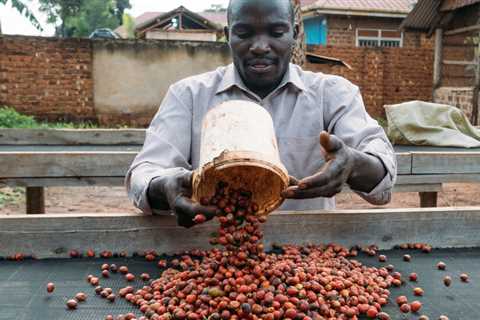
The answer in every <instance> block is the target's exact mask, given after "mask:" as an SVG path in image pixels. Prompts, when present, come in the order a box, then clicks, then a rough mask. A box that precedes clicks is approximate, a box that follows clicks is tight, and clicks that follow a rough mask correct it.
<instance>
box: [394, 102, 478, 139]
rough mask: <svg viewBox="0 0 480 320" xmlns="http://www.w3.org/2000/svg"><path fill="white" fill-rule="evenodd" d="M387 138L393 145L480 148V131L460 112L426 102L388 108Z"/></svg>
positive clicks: (451, 107)
mask: <svg viewBox="0 0 480 320" xmlns="http://www.w3.org/2000/svg"><path fill="white" fill-rule="evenodd" d="M385 113H386V115H387V121H388V128H387V135H388V137H389V139H390V141H391V142H392V143H393V144H397V145H398V144H400V145H422V146H439V147H464V148H476V147H480V130H479V129H477V128H476V127H474V126H472V124H471V123H470V121H469V120H468V119H467V117H466V116H465V114H464V113H463V112H462V111H461V110H460V109H458V108H456V107H453V106H450V105H445V104H438V103H431V102H424V101H409V102H405V103H400V104H394V105H386V106H385Z"/></svg>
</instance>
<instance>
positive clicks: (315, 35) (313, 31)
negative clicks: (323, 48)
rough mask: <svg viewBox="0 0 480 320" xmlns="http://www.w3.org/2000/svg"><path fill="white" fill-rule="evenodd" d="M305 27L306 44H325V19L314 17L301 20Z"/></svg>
mask: <svg viewBox="0 0 480 320" xmlns="http://www.w3.org/2000/svg"><path fill="white" fill-rule="evenodd" d="M303 26H304V28H305V42H306V44H307V45H326V44H327V20H326V19H325V18H323V17H315V18H309V19H305V20H303Z"/></svg>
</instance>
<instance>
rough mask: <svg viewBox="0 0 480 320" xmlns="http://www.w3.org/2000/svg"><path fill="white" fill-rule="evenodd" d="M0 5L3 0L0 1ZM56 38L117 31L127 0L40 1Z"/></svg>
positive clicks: (128, 0)
mask: <svg viewBox="0 0 480 320" xmlns="http://www.w3.org/2000/svg"><path fill="white" fill-rule="evenodd" d="M0 1H3V0H0ZM39 1H40V10H41V11H43V12H45V13H46V14H47V18H48V20H47V21H48V23H52V24H55V25H56V26H57V32H56V35H57V36H62V37H70V36H75V37H85V36H88V35H89V34H90V33H91V32H92V31H94V30H95V29H97V28H111V29H113V28H116V27H117V26H119V25H120V24H122V19H123V12H124V11H125V9H128V8H131V5H130V0H103V1H102V0H39Z"/></svg>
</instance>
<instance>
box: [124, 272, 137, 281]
mask: <svg viewBox="0 0 480 320" xmlns="http://www.w3.org/2000/svg"><path fill="white" fill-rule="evenodd" d="M125 280H127V281H128V282H132V281H134V280H135V275H134V274H133V273H127V274H126V275H125Z"/></svg>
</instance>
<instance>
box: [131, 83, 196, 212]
mask: <svg viewBox="0 0 480 320" xmlns="http://www.w3.org/2000/svg"><path fill="white" fill-rule="evenodd" d="M181 96H182V89H181V88H179V87H177V86H176V85H173V86H171V87H170V88H169V90H168V92H167V94H166V95H165V98H164V99H163V101H162V104H161V106H160V108H159V110H158V112H157V113H156V115H155V117H154V118H153V120H152V122H151V123H150V126H149V127H148V129H147V130H146V134H145V142H144V145H143V148H142V150H141V151H140V152H139V153H138V155H137V156H136V157H135V159H134V161H133V163H132V164H131V166H130V168H129V169H128V171H127V174H126V177H125V186H126V188H127V192H128V196H129V198H130V199H131V200H132V201H133V203H134V205H135V206H136V207H137V208H139V209H140V210H142V211H143V212H144V213H146V214H152V213H156V212H153V211H154V210H152V208H151V207H150V204H149V202H148V198H147V190H148V186H149V184H150V181H152V179H154V178H156V177H167V176H170V175H177V174H178V173H179V172H181V171H185V170H191V165H190V163H189V160H190V145H191V126H192V111H191V107H190V106H189V105H188V104H187V103H185V101H182V99H181V98H180V97H181ZM159 209H161V210H167V209H168V204H166V203H165V204H164V206H163V207H162V208H159Z"/></svg>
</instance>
